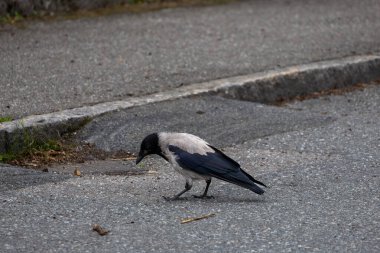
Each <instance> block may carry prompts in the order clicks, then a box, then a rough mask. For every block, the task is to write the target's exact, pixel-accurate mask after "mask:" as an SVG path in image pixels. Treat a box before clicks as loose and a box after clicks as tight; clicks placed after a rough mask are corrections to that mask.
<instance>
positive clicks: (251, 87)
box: [0, 55, 380, 153]
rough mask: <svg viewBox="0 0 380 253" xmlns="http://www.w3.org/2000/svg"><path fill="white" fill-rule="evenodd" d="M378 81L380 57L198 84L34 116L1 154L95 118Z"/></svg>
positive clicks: (2, 131)
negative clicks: (202, 99)
mask: <svg viewBox="0 0 380 253" xmlns="http://www.w3.org/2000/svg"><path fill="white" fill-rule="evenodd" d="M378 79H380V56H378V55H362V56H352V57H346V58H341V59H336V60H329V61H321V62H315V63H310V64H304V65H297V66H292V67H287V68H284V69H280V70H270V71H264V72H260V73H256V74H250V75H244V76H237V77H231V78H224V79H219V80H214V81H209V82H203V83H196V84H191V85H187V86H183V87H180V88H177V89H174V90H169V91H165V92H160V93H156V94H152V95H147V96H142V97H137V98H128V99H126V100H119V101H112V102H105V103H99V104H96V105H92V106H83V107H79V108H74V109H67V110H63V111H59V112H53V113H48V114H43V115H32V116H28V117H25V118H23V119H19V120H15V121H11V122H5V123H0V153H1V152H6V151H7V150H9V147H10V146H12V143H13V142H15V140H16V139H17V138H22V136H23V135H24V134H25V132H26V131H27V132H33V135H36V136H43V138H57V137H59V136H61V135H62V134H64V133H67V132H72V131H75V129H78V128H80V127H81V126H82V125H84V124H86V123H87V122H88V121H89V120H90V119H92V118H94V117H97V116H100V115H103V114H105V113H110V112H113V111H117V110H123V109H127V108H131V107H135V106H141V105H145V104H149V103H157V102H162V101H168V100H175V99H179V98H184V97H191V96H196V95H210V94H213V95H215V94H217V95H221V96H224V97H229V98H235V99H242V100H249V101H254V102H264V103H267V102H275V101H278V100H282V99H288V98H291V97H294V96H297V95H305V94H308V93H311V92H315V91H320V90H324V89H329V88H336V87H343V86H349V85H353V84H357V83H361V82H368V81H372V80H378Z"/></svg>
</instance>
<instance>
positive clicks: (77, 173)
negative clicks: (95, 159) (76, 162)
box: [74, 169, 82, 177]
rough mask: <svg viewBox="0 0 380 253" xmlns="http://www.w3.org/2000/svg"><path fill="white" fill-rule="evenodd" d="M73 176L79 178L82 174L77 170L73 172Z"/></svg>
mask: <svg viewBox="0 0 380 253" xmlns="http://www.w3.org/2000/svg"><path fill="white" fill-rule="evenodd" d="M74 176H77V177H81V176H82V174H81V173H80V170H79V169H75V170H74Z"/></svg>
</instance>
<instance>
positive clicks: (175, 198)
mask: <svg viewBox="0 0 380 253" xmlns="http://www.w3.org/2000/svg"><path fill="white" fill-rule="evenodd" d="M191 187H193V184H192V182H191V181H189V180H186V184H185V189H184V190H183V191H181V192H180V193H178V194H177V195H175V196H173V197H165V196H162V197H163V198H164V199H165V200H178V199H179V197H180V196H181V195H182V194H184V193H185V192H187V191H189V190H190V189H191Z"/></svg>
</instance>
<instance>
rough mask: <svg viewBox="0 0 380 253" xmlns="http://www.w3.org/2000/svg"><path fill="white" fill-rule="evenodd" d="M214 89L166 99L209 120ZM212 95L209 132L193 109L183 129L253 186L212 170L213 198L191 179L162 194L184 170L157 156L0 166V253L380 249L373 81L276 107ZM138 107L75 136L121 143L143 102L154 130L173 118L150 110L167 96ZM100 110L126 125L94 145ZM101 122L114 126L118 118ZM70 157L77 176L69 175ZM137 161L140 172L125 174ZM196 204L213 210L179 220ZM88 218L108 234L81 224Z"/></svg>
mask: <svg viewBox="0 0 380 253" xmlns="http://www.w3.org/2000/svg"><path fill="white" fill-rule="evenodd" d="M221 100H222V99H220V98H209V99H208V100H206V101H203V102H200V100H196V99H194V100H193V101H191V100H178V101H176V102H171V103H177V105H178V106H179V107H180V106H181V105H182V106H183V103H184V102H186V103H187V105H188V108H189V111H190V110H191V109H196V110H203V111H204V113H203V114H201V113H196V112H194V114H197V115H198V116H200V117H206V116H207V115H209V119H213V117H214V116H213V113H215V112H214V111H213V110H215V105H216V104H218V103H220V101H221ZM224 102H225V103H226V104H228V105H230V107H231V108H228V107H223V106H219V109H218V110H219V111H218V117H219V118H221V119H224V121H223V127H217V128H216V129H217V131H214V132H212V131H210V129H209V128H208V126H207V125H205V122H207V121H205V119H201V120H197V118H194V119H193V120H189V119H188V120H187V122H186V124H187V128H186V131H188V132H195V133H198V134H201V133H202V132H203V130H202V128H201V127H202V126H203V127H204V129H205V133H204V134H203V137H205V138H206V139H207V140H209V141H210V142H212V143H217V144H218V146H219V147H220V148H223V149H224V151H225V152H226V153H227V154H228V155H229V156H231V157H232V158H234V159H236V160H237V161H239V162H240V163H241V165H242V167H243V168H245V169H246V170H247V171H248V172H249V173H251V174H252V175H254V176H255V177H256V178H257V179H258V180H260V181H263V182H264V183H266V184H268V185H269V186H270V188H269V189H267V191H266V193H265V194H264V195H263V196H258V195H255V194H254V193H252V192H250V191H248V190H245V189H242V188H239V187H237V186H234V185H231V184H229V183H224V182H221V181H219V180H213V182H212V184H211V188H210V194H212V195H213V196H214V197H215V198H214V199H208V200H200V199H194V198H192V197H191V194H193V193H198V192H201V191H202V190H203V187H204V184H203V183H201V182H199V183H196V184H195V187H194V188H193V189H192V190H191V193H189V194H185V196H184V197H185V198H184V199H182V200H180V201H173V202H167V201H165V200H164V199H163V198H162V197H161V196H170V195H173V194H174V193H176V192H178V191H180V190H181V189H182V188H183V186H184V180H183V179H182V178H181V177H180V176H179V175H177V174H176V173H175V172H174V170H173V169H172V168H170V166H169V165H168V164H167V163H166V162H165V161H164V160H163V159H161V158H158V157H152V158H150V159H147V160H144V162H143V165H142V167H137V168H136V166H135V165H134V162H133V161H92V162H87V163H85V164H73V165H65V166H55V167H51V168H49V171H50V172H47V173H46V172H45V173H44V172H38V171H33V170H28V169H21V168H16V167H9V166H6V165H0V166H1V169H0V173H1V175H0V228H1V229H0V248H1V249H2V252H31V251H32V252H232V251H234V252H379V251H380V232H379V231H380V216H379V213H380V199H379V196H380V173H379V171H380V170H379V168H380V161H379V157H380V146H379V145H380V132H379V129H380V117H379V116H380V104H379V103H380V86H379V85H375V86H371V87H368V88H367V89H365V90H357V91H355V92H353V93H346V94H343V95H339V96H327V97H320V98H317V99H312V100H306V101H303V102H295V103H291V104H288V105H286V106H283V107H272V106H268V105H260V104H255V103H247V102H240V101H229V100H226V101H224ZM193 103H195V105H194V104H193ZM225 103H222V104H225ZM240 103H241V104H240ZM199 104H200V105H199ZM149 106H151V105H148V106H147V107H140V108H139V109H138V108H135V109H130V110H126V111H122V112H119V113H115V114H112V115H111V116H110V115H106V116H104V117H101V118H99V119H98V120H97V121H93V122H92V123H90V125H88V127H87V128H86V129H84V130H83V132H78V138H83V139H87V140H94V142H95V143H97V144H98V145H99V147H105V148H119V147H122V146H123V144H124V146H125V147H126V149H127V150H130V149H132V148H133V146H134V144H133V145H130V144H128V143H129V142H133V143H138V142H139V139H137V137H140V135H142V133H144V134H145V132H149V131H151V130H153V127H152V126H150V125H149V124H145V126H144V124H142V123H141V122H149V119H145V121H144V120H143V119H141V118H143V117H148V118H149V117H154V115H153V116H152V113H149V112H147V109H149V110H156V113H157V115H156V116H155V117H156V118H155V120H156V121H155V124H156V125H155V127H156V128H157V129H158V128H160V126H162V128H163V129H165V128H166V129H176V125H175V124H173V125H170V124H166V123H165V121H166V120H167V118H165V117H164V118H163V119H162V120H161V121H160V120H159V119H158V118H157V117H158V116H160V115H165V113H166V114H170V112H169V111H167V110H166V109H165V108H170V107H171V106H173V105H172V104H170V103H169V102H168V103H159V104H156V108H153V109H152V108H149ZM239 106H240V107H239ZM234 108H235V109H234ZM236 108H241V110H240V113H238V112H236V111H235V112H234V110H236ZM172 113H173V115H175V112H172ZM187 113H189V112H187ZM130 114H131V115H134V114H136V116H134V117H135V118H136V122H137V125H133V124H134V123H131V120H129V119H128V118H125V119H124V123H123V122H122V121H121V117H120V116H125V115H130ZM281 115H286V117H285V116H284V118H281ZM166 116H168V115H166ZM251 117H253V118H254V119H255V120H249V118H251ZM116 119H117V120H116ZM244 119H245V120H244ZM288 119H291V120H288ZM110 121H111V122H114V124H115V125H119V126H121V125H123V124H124V125H129V126H130V131H131V132H132V133H135V135H133V134H130V135H126V136H125V138H124V139H122V140H120V138H121V137H120V138H116V139H113V138H110V142H113V143H109V145H108V146H106V145H105V144H104V143H105V142H103V141H102V138H103V139H104V138H106V137H105V136H103V135H101V134H99V131H101V129H103V130H104V128H103V126H104V125H106V124H107V122H110ZM237 122H240V123H239V124H238V123H237ZM244 122H245V123H244ZM177 123H178V124H181V123H180V122H177ZM212 123H213V121H209V122H208V124H209V125H212ZM189 124H191V125H189ZM278 125H283V126H284V128H282V127H278ZM135 127H139V129H138V130H139V131H140V132H141V133H138V131H137V129H135ZM89 129H92V130H91V131H92V132H93V136H97V137H96V138H94V139H91V134H90V133H89ZM110 129H111V131H113V133H115V136H117V131H115V129H118V128H117V127H116V128H110ZM121 129H122V130H121V131H124V130H123V129H124V128H121ZM247 129H248V130H247ZM220 131H222V133H220ZM227 133H234V135H233V136H235V137H234V139H236V140H235V141H232V140H230V139H228V135H227ZM240 135H241V136H243V137H244V138H239V136H240ZM221 136H224V137H225V139H224V138H222V137H221ZM134 138H136V139H137V140H135V139H134ZM117 139H118V140H117ZM218 139H220V140H219V141H218ZM95 140H96V141H95ZM74 168H79V169H80V170H81V171H82V174H83V177H76V176H73V170H74ZM93 168H97V169H96V170H94V169H93ZM138 169H141V170H143V171H149V172H148V173H145V174H143V175H138V176H136V175H135V176H132V175H129V176H128V171H129V172H130V171H136V170H138ZM123 171H124V172H123ZM113 172H117V173H113ZM207 214H215V216H213V217H210V218H208V219H203V220H198V221H193V222H190V223H187V224H181V219H184V218H195V217H199V216H203V215H207ZM95 223H97V224H100V225H101V226H103V227H104V228H106V229H109V230H110V232H109V234H108V235H105V236H100V235H98V234H97V233H96V232H94V231H92V225H93V224H95Z"/></svg>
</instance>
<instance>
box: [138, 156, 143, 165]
mask: <svg viewBox="0 0 380 253" xmlns="http://www.w3.org/2000/svg"><path fill="white" fill-rule="evenodd" d="M143 158H144V156H143V155H140V154H139V155H138V156H137V158H136V165H137V164H139V162H141V160H142V159H143Z"/></svg>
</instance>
